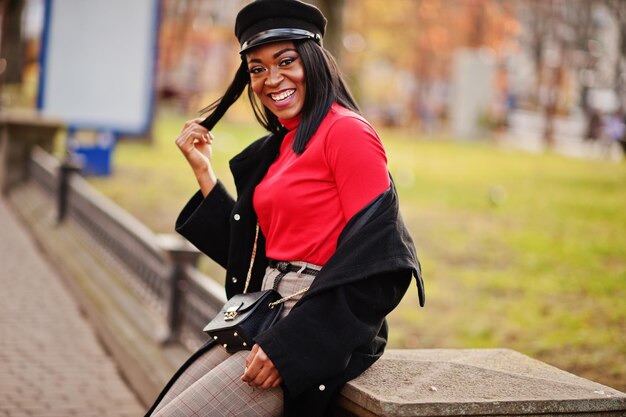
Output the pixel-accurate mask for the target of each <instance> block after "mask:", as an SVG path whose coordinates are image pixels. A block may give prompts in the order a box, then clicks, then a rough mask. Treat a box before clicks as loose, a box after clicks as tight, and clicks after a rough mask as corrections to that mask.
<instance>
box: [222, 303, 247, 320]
mask: <svg viewBox="0 0 626 417" xmlns="http://www.w3.org/2000/svg"><path fill="white" fill-rule="evenodd" d="M242 305H243V303H241V304H239V305H238V306H232V307H229V308H228V310H226V311H225V312H224V321H233V320H235V318H236V317H237V316H238V315H239V311H238V310H239V308H240V307H241V306H242Z"/></svg>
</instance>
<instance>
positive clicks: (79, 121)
mask: <svg viewBox="0 0 626 417" xmlns="http://www.w3.org/2000/svg"><path fill="white" fill-rule="evenodd" d="M158 19H159V2H158V0H131V1H129V0H106V1H102V0H47V1H46V3H45V24H44V32H43V39H42V55H41V77H40V85H39V100H38V104H39V108H40V109H41V110H42V111H43V113H44V114H46V115H49V116H52V117H55V118H59V119H61V120H63V121H65V122H66V123H68V124H69V125H70V126H71V127H76V128H79V129H94V130H108V131H113V132H116V133H119V134H129V135H142V134H145V133H146V132H148V131H149V128H150V124H151V122H152V114H153V107H154V82H155V81H154V80H155V71H156V55H157V40H158V36H157V34H158V23H159V22H158Z"/></svg>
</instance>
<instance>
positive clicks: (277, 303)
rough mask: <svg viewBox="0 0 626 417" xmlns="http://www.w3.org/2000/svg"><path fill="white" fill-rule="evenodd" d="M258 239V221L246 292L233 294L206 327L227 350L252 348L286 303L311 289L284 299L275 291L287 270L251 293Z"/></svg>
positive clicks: (237, 350) (235, 350) (304, 289)
mask: <svg viewBox="0 0 626 417" xmlns="http://www.w3.org/2000/svg"><path fill="white" fill-rule="evenodd" d="M258 238H259V224H258V223H257V225H256V235H255V237H254V246H253V247H252V257H251V259H250V267H249V268H248V276H247V277H246V285H245V287H244V289H243V293H242V294H236V295H234V296H232V297H231V298H230V300H228V301H227V302H226V304H224V306H223V307H222V309H221V310H220V312H219V313H217V315H216V316H215V318H213V320H211V321H210V322H209V324H207V325H206V326H205V327H204V331H205V332H206V333H208V335H209V336H210V337H211V338H212V339H213V340H215V342H217V343H219V344H220V345H222V347H224V349H226V351H227V352H228V353H235V352H239V351H240V350H252V346H254V338H255V337H256V336H257V335H258V334H261V333H263V332H264V331H265V330H267V329H269V328H270V327H271V326H272V325H273V324H274V323H276V322H277V321H278V319H280V313H281V312H282V311H283V303H284V302H285V301H287V300H290V299H292V298H293V297H295V296H298V295H301V294H304V293H305V292H306V291H307V290H308V287H307V288H303V289H302V290H300V291H298V292H296V293H295V294H291V295H289V296H287V297H283V298H281V295H280V294H279V292H278V291H276V290H277V288H278V284H279V283H280V280H281V279H282V277H283V276H284V275H285V273H281V274H279V275H278V276H277V277H276V278H275V280H274V288H273V289H271V290H264V291H256V292H252V293H248V286H249V285H250V277H251V276H252V265H254V258H255V256H256V247H257V241H258Z"/></svg>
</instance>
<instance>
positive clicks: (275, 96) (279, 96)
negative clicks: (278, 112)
mask: <svg viewBox="0 0 626 417" xmlns="http://www.w3.org/2000/svg"><path fill="white" fill-rule="evenodd" d="M295 92H296V90H287V91H283V92H282V93H280V94H271V95H270V97H272V100H274V101H283V100H285V99H286V98H288V97H291V96H292V95H293V93H295Z"/></svg>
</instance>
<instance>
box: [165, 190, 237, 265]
mask: <svg viewBox="0 0 626 417" xmlns="http://www.w3.org/2000/svg"><path fill="white" fill-rule="evenodd" d="M234 204H235V201H234V200H233V198H232V197H231V196H230V195H229V194H228V191H226V189H225V188H224V185H223V184H222V183H221V182H219V181H218V183H217V184H216V185H215V187H214V188H213V189H212V190H211V192H210V193H209V194H208V195H207V196H206V198H204V197H203V196H202V193H201V192H200V191H198V192H197V193H196V194H195V195H194V196H193V197H191V199H190V200H189V202H188V203H187V204H186V205H185V207H184V208H183V210H182V211H181V213H180V214H179V215H178V219H177V220H176V231H177V232H178V233H180V234H181V235H183V236H184V237H185V238H186V239H187V240H189V242H191V243H192V244H193V245H194V246H195V247H197V248H198V249H200V250H201V251H202V252H203V253H205V254H206V255H207V256H209V257H210V258H211V259H213V260H214V261H215V262H217V263H218V264H220V265H221V266H222V267H224V268H226V264H227V262H228V247H229V242H230V214H231V212H232V210H233V206H234Z"/></svg>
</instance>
